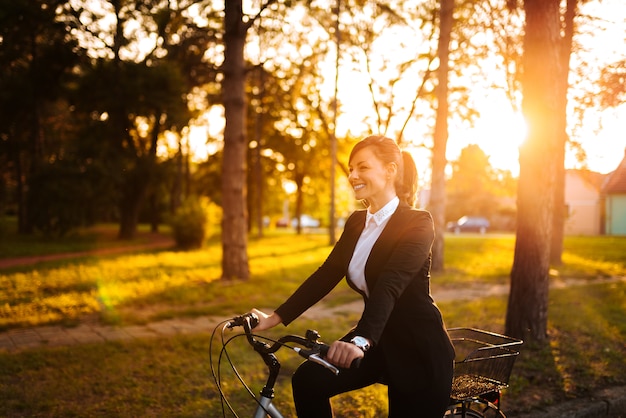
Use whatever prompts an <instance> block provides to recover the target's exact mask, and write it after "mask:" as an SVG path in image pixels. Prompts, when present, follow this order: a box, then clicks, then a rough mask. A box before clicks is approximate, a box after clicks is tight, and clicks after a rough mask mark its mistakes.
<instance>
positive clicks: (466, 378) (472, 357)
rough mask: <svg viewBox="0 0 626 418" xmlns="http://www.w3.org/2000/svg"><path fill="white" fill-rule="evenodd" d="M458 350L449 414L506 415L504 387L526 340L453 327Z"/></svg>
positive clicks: (451, 332)
mask: <svg viewBox="0 0 626 418" xmlns="http://www.w3.org/2000/svg"><path fill="white" fill-rule="evenodd" d="M448 334H449V335H450V339H451V340H452V343H453V345H454V349H455V351H456V359H455V363H454V380H453V382H452V393H451V395H450V408H449V409H448V412H446V415H445V416H446V417H452V416H456V417H463V418H465V417H470V418H483V417H484V418H493V417H500V418H506V415H505V414H504V412H503V411H502V409H501V395H502V389H504V388H506V387H508V382H509V377H510V376H511V371H512V369H513V365H514V363H515V359H516V358H517V356H518V355H519V351H518V350H517V348H519V347H520V346H521V345H522V344H523V341H522V340H519V339H516V338H512V337H508V336H506V335H502V334H497V333H494V332H489V331H484V330H480V329H475V328H450V329H448Z"/></svg>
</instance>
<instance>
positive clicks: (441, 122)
mask: <svg viewBox="0 0 626 418" xmlns="http://www.w3.org/2000/svg"><path fill="white" fill-rule="evenodd" d="M440 5H441V7H440V11H439V47H438V49H437V57H438V58H439V68H438V69H437V117H436V120H435V132H434V137H433V156H432V180H431V187H430V211H431V212H432V214H433V221H434V224H435V230H436V231H440V232H439V233H438V234H436V235H435V241H434V243H433V261H432V269H433V271H441V270H443V257H444V249H443V248H444V247H443V233H441V231H444V230H445V227H446V223H445V221H446V219H445V216H446V182H445V169H446V164H447V160H446V145H447V142H448V71H449V67H448V65H449V63H448V60H449V55H450V39H451V33H452V24H453V12H454V0H441V1H440Z"/></svg>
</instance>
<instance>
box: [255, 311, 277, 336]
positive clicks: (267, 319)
mask: <svg viewBox="0 0 626 418" xmlns="http://www.w3.org/2000/svg"><path fill="white" fill-rule="evenodd" d="M250 312H252V313H253V314H255V315H256V316H257V317H258V318H259V323H258V325H257V326H256V327H254V330H255V331H265V330H266V329H270V328H273V327H275V326H276V325H278V324H280V323H281V322H282V318H281V317H280V316H279V315H278V314H277V313H276V312H272V314H271V315H268V314H266V313H265V312H262V311H260V310H258V309H252V310H251V311H250Z"/></svg>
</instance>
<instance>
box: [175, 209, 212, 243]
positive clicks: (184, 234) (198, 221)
mask: <svg viewBox="0 0 626 418" xmlns="http://www.w3.org/2000/svg"><path fill="white" fill-rule="evenodd" d="M214 206H215V205H214V204H212V203H211V202H210V201H209V199H207V198H198V197H189V198H187V199H186V200H185V201H184V202H183V204H182V205H180V207H179V208H178V209H177V210H176V213H175V214H174V216H173V217H172V219H171V221H170V224H171V226H172V232H173V234H174V240H175V241H176V245H177V246H178V247H180V248H183V249H193V248H201V247H202V246H203V245H204V242H205V240H206V239H207V238H208V237H210V236H211V226H212V222H211V221H212V219H211V218H212V216H211V215H212V214H213V213H214V212H215V210H214Z"/></svg>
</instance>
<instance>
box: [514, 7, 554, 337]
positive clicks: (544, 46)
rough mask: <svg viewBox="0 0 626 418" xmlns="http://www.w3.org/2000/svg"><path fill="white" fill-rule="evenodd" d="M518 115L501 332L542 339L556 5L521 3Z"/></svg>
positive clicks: (550, 192) (544, 329)
mask: <svg viewBox="0 0 626 418" xmlns="http://www.w3.org/2000/svg"><path fill="white" fill-rule="evenodd" d="M524 10H525V14H526V18H525V19H526V23H525V35H524V55H523V68H522V71H523V75H522V87H523V94H524V97H523V100H522V110H523V113H524V116H525V118H526V121H527V124H528V137H527V139H526V141H525V143H524V144H523V145H522V146H521V147H520V175H519V185H518V217H517V235H516V242H515V252H514V261H513V268H512V270H511V291H510V294H509V303H508V307H507V314H506V331H505V332H506V333H507V334H508V335H511V336H514V337H520V338H523V339H524V340H528V341H536V342H544V341H545V340H546V339H547V325H548V289H549V269H550V240H551V234H552V212H553V208H554V190H555V187H556V184H557V183H556V172H557V166H558V164H559V161H558V160H557V158H555V155H557V154H558V152H559V150H558V148H559V146H560V144H561V142H560V141H561V140H560V139H561V138H562V135H563V132H562V129H563V126H562V125H561V123H560V119H559V117H560V113H559V112H560V107H559V101H560V99H559V97H560V96H559V94H560V87H559V77H560V75H561V74H562V73H561V67H560V65H561V61H560V59H559V53H560V46H561V39H560V28H561V25H560V15H559V0H526V1H524Z"/></svg>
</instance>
